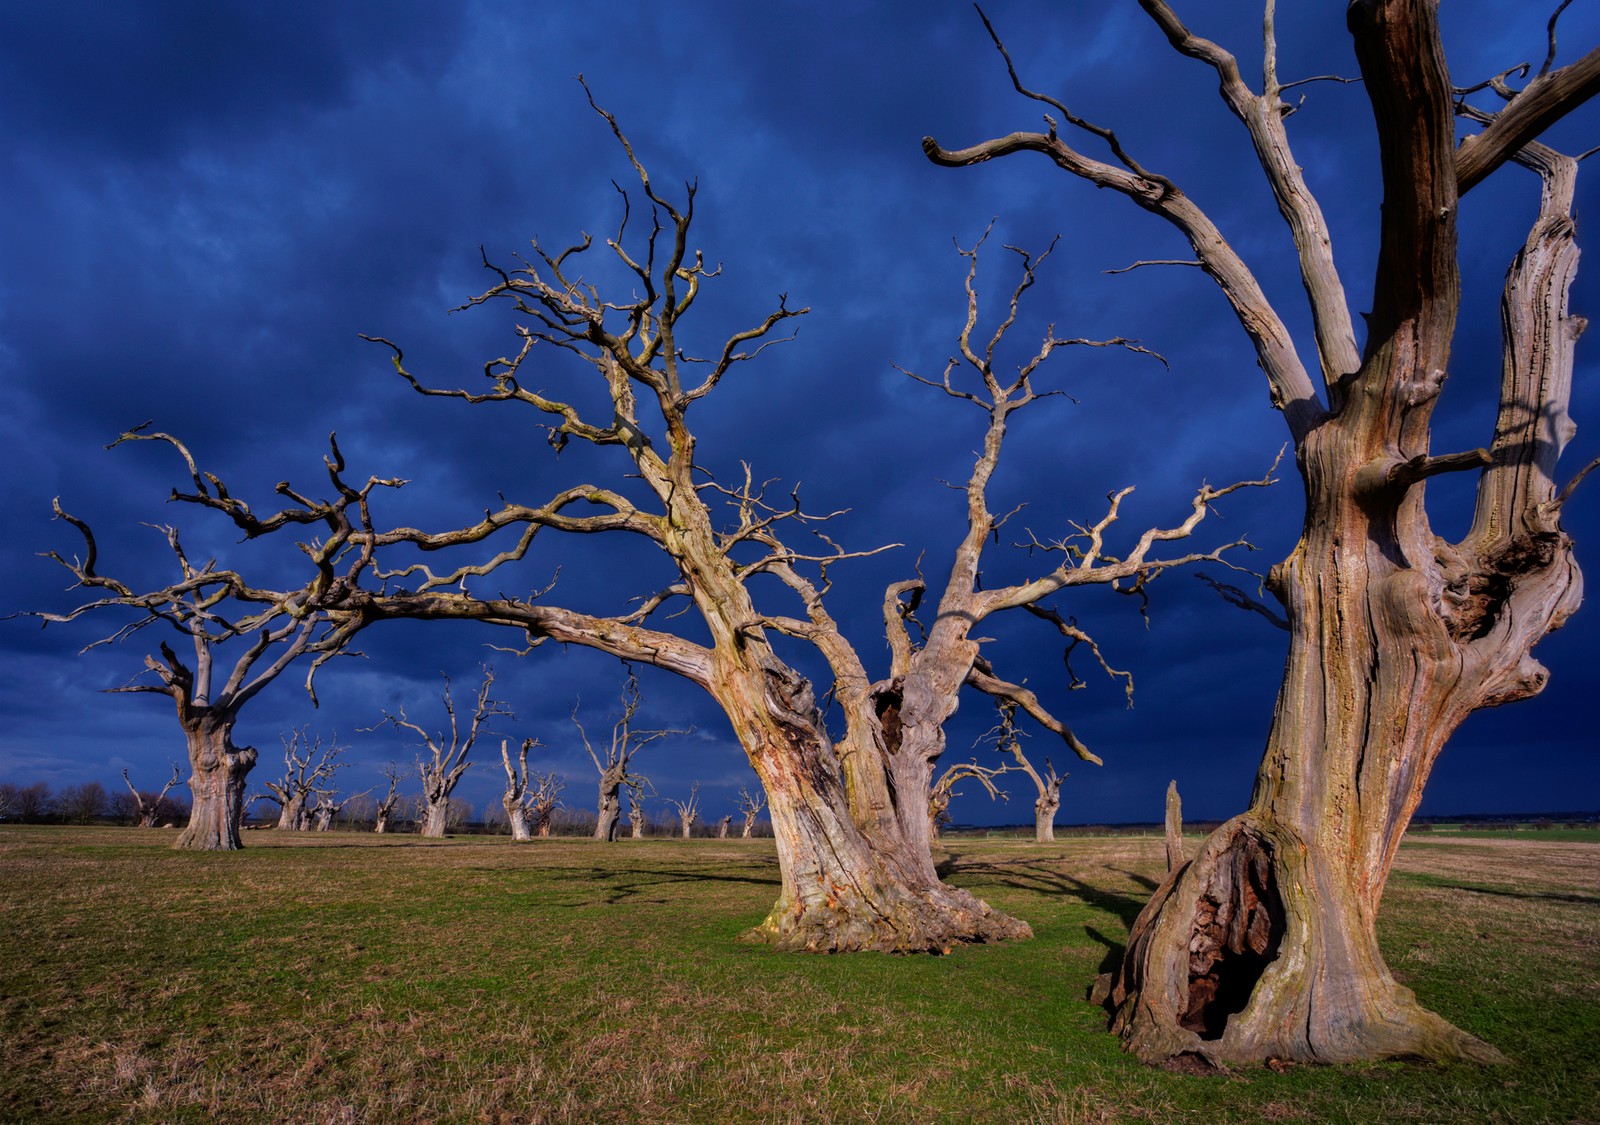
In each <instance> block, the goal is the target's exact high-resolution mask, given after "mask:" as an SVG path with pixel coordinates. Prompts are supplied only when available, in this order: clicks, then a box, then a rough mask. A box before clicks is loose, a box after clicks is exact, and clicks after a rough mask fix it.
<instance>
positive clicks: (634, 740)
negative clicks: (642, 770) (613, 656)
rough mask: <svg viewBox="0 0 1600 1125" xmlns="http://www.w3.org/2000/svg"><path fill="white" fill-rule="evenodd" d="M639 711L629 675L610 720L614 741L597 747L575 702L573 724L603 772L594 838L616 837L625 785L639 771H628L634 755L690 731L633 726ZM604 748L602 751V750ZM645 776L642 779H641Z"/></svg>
mask: <svg viewBox="0 0 1600 1125" xmlns="http://www.w3.org/2000/svg"><path fill="white" fill-rule="evenodd" d="M638 712H639V680H638V678H637V677H636V676H633V675H629V677H628V682H627V684H626V686H624V687H623V689H622V715H621V716H620V717H619V718H618V719H617V721H616V722H615V723H613V724H611V741H610V743H609V744H608V745H606V746H604V747H603V748H602V750H596V749H595V748H594V746H593V745H592V744H591V743H590V741H589V733H588V732H587V731H586V730H584V729H583V723H582V722H580V721H579V719H578V705H577V704H576V703H574V704H573V706H572V725H573V726H575V727H577V728H578V737H580V738H582V739H583V748H584V750H586V751H587V752H588V754H589V760H590V761H591V762H593V763H594V768H595V769H596V770H598V771H599V772H600V794H599V796H600V800H599V804H598V805H597V806H596V808H597V815H596V817H595V826H594V838H595V839H596V840H605V841H606V842H607V843H609V842H611V841H613V840H615V839H616V838H617V826H618V824H619V822H620V821H621V819H622V787H623V786H624V785H627V784H628V783H629V781H630V780H631V779H636V778H638V775H636V774H631V773H629V772H628V766H629V764H630V763H631V762H632V761H633V756H634V755H635V754H637V753H638V752H639V751H640V750H643V749H644V748H645V747H646V746H648V745H649V744H650V743H652V742H654V741H655V740H656V739H658V738H665V737H666V736H667V735H671V734H688V733H689V732H688V731H687V730H644V731H636V730H634V729H633V717H634V716H635V715H636V714H638ZM602 751H603V753H602ZM641 780H642V779H641Z"/></svg>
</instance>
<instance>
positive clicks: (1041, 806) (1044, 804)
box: [1033, 793, 1061, 844]
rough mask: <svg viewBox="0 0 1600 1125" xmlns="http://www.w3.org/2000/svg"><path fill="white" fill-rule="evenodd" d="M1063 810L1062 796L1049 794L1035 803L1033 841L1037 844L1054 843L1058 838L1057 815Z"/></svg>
mask: <svg viewBox="0 0 1600 1125" xmlns="http://www.w3.org/2000/svg"><path fill="white" fill-rule="evenodd" d="M1060 809H1061V796H1060V794H1058V793H1047V794H1045V795H1044V796H1042V797H1040V798H1039V799H1038V800H1037V801H1035V802H1034V803H1033V839H1034V842H1035V843H1039V844H1049V843H1054V841H1055V838H1056V813H1057V812H1058V811H1060Z"/></svg>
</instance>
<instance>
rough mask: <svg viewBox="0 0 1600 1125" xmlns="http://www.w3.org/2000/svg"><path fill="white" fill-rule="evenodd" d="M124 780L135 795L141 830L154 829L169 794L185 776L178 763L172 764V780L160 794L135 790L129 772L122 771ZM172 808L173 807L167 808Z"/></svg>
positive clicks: (134, 803)
mask: <svg viewBox="0 0 1600 1125" xmlns="http://www.w3.org/2000/svg"><path fill="white" fill-rule="evenodd" d="M122 780H123V781H124V782H125V783H126V784H127V786H128V791H129V792H130V793H132V794H133V805H134V811H135V813H136V815H137V816H138V818H139V827H140V828H154V827H155V826H156V820H157V818H159V817H160V816H161V812H162V805H163V803H164V802H165V801H166V799H167V794H168V793H169V792H171V791H172V787H173V786H175V785H179V784H181V783H182V781H183V774H182V772H181V771H180V770H179V769H178V763H177V762H173V763H172V779H171V780H170V781H168V782H167V783H166V784H165V785H163V786H162V787H161V792H159V793H141V792H139V790H138V789H135V788H134V785H133V781H132V780H131V779H130V778H129V777H128V771H127V770H123V771H122ZM167 807H168V808H170V807H171V806H167Z"/></svg>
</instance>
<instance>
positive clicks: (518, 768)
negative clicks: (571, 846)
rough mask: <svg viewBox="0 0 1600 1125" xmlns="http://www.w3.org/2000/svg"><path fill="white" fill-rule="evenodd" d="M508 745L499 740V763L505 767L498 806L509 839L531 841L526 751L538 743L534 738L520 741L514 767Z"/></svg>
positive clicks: (530, 795) (530, 794) (530, 799)
mask: <svg viewBox="0 0 1600 1125" xmlns="http://www.w3.org/2000/svg"><path fill="white" fill-rule="evenodd" d="M508 745H509V744H508V743H507V741H506V740H505V739H503V738H502V739H501V740H500V761H501V762H503V763H504V764H505V767H506V791H505V793H504V794H502V795H501V797H500V804H501V805H502V806H503V807H504V808H505V811H506V823H507V824H509V825H510V826H511V838H512V839H513V840H531V839H532V838H533V833H532V832H530V831H529V830H528V812H529V804H530V802H531V801H532V800H533V797H534V793H530V792H529V777H528V751H529V750H532V749H533V748H534V747H535V746H537V745H539V741H538V739H534V738H524V739H523V740H522V750H521V751H520V752H519V753H518V756H517V764H516V765H515V766H513V765H512V764H511V751H510V750H509V749H508V748H507V747H508ZM547 819H548V818H547Z"/></svg>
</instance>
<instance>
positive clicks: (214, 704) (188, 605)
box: [33, 423, 402, 850]
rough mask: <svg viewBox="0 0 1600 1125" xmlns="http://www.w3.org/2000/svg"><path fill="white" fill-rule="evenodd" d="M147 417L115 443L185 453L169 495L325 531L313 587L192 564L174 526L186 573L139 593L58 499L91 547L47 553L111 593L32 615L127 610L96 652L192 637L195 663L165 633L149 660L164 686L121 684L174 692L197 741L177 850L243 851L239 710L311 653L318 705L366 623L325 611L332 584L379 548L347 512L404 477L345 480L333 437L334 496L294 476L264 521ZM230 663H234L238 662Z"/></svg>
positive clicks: (245, 516) (192, 741)
mask: <svg viewBox="0 0 1600 1125" xmlns="http://www.w3.org/2000/svg"><path fill="white" fill-rule="evenodd" d="M147 428H148V423H146V425H144V426H139V427H136V428H134V429H132V430H129V431H127V432H126V433H124V434H122V436H120V437H119V438H118V439H117V440H116V441H115V442H113V443H112V446H113V447H115V446H117V445H121V444H123V443H125V442H141V441H154V442H158V443H165V444H167V445H170V446H171V447H172V448H173V449H175V450H177V452H178V454H179V456H180V457H182V458H183V461H184V464H185V465H186V466H187V468H188V471H189V478H190V480H191V481H192V482H193V486H194V491H193V492H183V491H181V490H178V489H174V490H173V493H172V497H171V500H172V501H174V502H177V503H181V504H186V505H193V506H196V507H199V508H202V509H210V510H212V511H217V512H221V513H223V514H224V515H226V516H227V517H228V518H229V519H231V520H232V521H233V522H234V524H236V525H237V526H238V527H239V528H241V529H242V530H243V531H244V532H245V534H246V535H247V536H249V537H252V538H254V537H258V536H264V535H270V534H272V533H274V532H278V531H282V530H283V529H285V528H294V527H300V526H306V525H311V526H321V527H322V528H324V529H325V536H326V537H325V538H323V539H321V540H316V541H313V542H310V543H306V544H301V545H300V549H301V551H302V552H303V553H304V555H305V556H306V559H307V562H308V563H309V569H310V575H309V577H308V578H307V580H306V581H305V583H304V584H303V585H301V586H298V587H293V588H283V589H275V588H266V587H261V586H257V585H254V584H253V583H252V582H251V581H250V580H249V579H247V578H246V577H245V576H244V575H243V574H241V573H239V572H238V571H235V570H230V569H227V568H226V567H224V566H223V565H221V564H220V563H219V562H218V560H216V559H208V560H206V561H205V562H202V563H199V564H196V563H194V562H191V560H190V559H189V556H188V554H187V552H186V551H185V550H184V548H183V544H182V542H181V541H180V538H179V534H178V529H177V528H176V527H174V526H165V527H161V528H159V529H158V530H159V531H160V532H161V534H162V535H163V536H164V537H165V538H166V541H167V545H168V547H169V548H170V549H171V551H172V554H173V558H174V561H175V562H176V564H177V570H178V578H177V580H175V581H173V582H171V583H169V584H167V585H165V586H159V587H155V588H153V589H138V588H136V587H135V586H133V585H131V584H129V583H127V582H124V581H122V580H121V579H118V578H115V577H111V576H108V575H105V574H102V573H101V572H100V570H99V556H100V548H99V544H98V543H97V542H96V540H95V536H94V533H93V531H92V530H91V529H90V527H89V525H88V524H87V523H86V522H84V521H83V520H80V519H77V518H76V517H74V516H72V515H70V514H69V513H68V512H67V511H66V510H64V509H63V508H62V507H61V504H60V502H59V500H57V501H56V502H55V505H54V507H55V512H56V516H57V518H58V519H61V520H63V521H64V522H66V523H69V524H71V525H72V526H73V527H74V528H76V529H77V531H78V533H79V534H80V535H81V536H82V538H83V547H84V553H83V555H82V556H81V557H74V558H72V559H71V560H68V559H66V558H64V557H62V556H61V555H60V554H58V553H57V552H55V551H50V552H48V553H47V554H48V557H50V558H52V559H54V560H55V561H56V562H58V563H60V564H61V565H62V566H63V567H65V568H66V569H67V571H69V572H70V573H71V574H72V576H73V578H74V580H75V582H76V585H77V586H79V587H82V588H84V589H87V590H91V591H96V592H99V593H100V594H101V596H97V597H95V598H93V599H92V600H90V601H87V602H84V603H82V604H80V605H78V606H77V607H76V608H73V609H71V610H68V611H66V612H64V613H47V612H39V613H34V614H33V616H36V617H39V618H41V619H43V620H44V622H45V623H46V624H47V625H48V624H49V623H51V622H69V621H75V620H77V619H78V618H80V617H84V616H86V615H89V614H95V615H97V616H99V615H104V614H107V613H111V612H115V611H123V613H124V616H125V617H127V619H128V620H127V623H126V624H124V625H122V626H120V627H119V628H118V629H116V631H114V632H112V633H111V634H109V635H108V636H106V637H103V638H102V639H100V640H98V641H95V642H94V643H93V644H91V645H90V646H88V647H89V648H94V647H98V646H99V645H104V644H112V643H116V642H120V641H124V640H127V639H128V638H130V637H132V636H133V635H134V634H136V633H138V632H139V631H140V630H142V629H145V628H147V627H149V626H156V627H158V628H166V629H170V630H172V631H173V632H175V633H177V634H178V635H179V636H180V637H182V638H183V639H184V643H185V644H186V646H187V647H188V648H189V650H190V652H191V654H192V655H191V656H190V657H189V658H188V659H187V660H186V659H185V658H183V657H180V656H179V655H178V653H177V651H176V650H174V648H173V647H172V646H170V645H168V644H167V642H166V641H165V640H162V641H159V642H158V646H157V651H158V652H159V656H156V655H148V656H146V657H145V661H144V663H145V668H146V670H147V671H148V672H149V673H151V674H152V675H153V676H154V677H155V680H156V682H154V683H130V684H128V685H126V686H124V687H120V688H113V689H112V690H113V691H122V692H153V693H156V694H159V695H165V696H167V697H168V698H169V699H171V700H172V701H173V703H174V705H175V706H176V708H177V714H178V723H179V726H180V727H181V728H182V730H183V735H184V740H185V742H186V743H187V746H188V752H189V765H190V768H191V770H192V773H191V775H190V778H189V788H190V791H191V793H192V794H193V810H192V812H191V813H190V817H189V824H188V826H187V827H186V828H185V829H184V831H183V832H182V833H181V834H180V835H179V837H178V840H177V842H176V843H175V844H174V845H173V846H174V847H176V848H181V849H196V850H231V849H235V848H239V847H241V846H242V842H241V840H240V836H239V822H240V818H241V816H242V814H243V810H244V790H245V784H246V782H245V779H246V777H247V776H248V774H249V772H250V769H251V768H252V767H253V766H254V765H255V762H256V750H255V748H254V747H249V746H244V747H241V746H236V745H234V743H233V737H232V736H233V729H234V725H235V724H236V723H237V721H238V718H239V712H240V710H241V709H242V708H243V707H244V705H245V704H246V703H248V702H249V701H250V700H251V699H253V698H254V697H255V696H256V695H257V694H258V693H259V692H260V691H261V690H262V689H263V688H265V687H266V686H267V685H268V684H269V683H271V682H272V681H273V680H275V679H277V678H278V676H280V675H281V674H283V673H284V672H285V671H287V670H288V668H289V667H290V666H291V665H292V664H294V663H295V662H296V661H299V660H301V658H308V662H309V665H308V671H307V673H306V680H305V686H306V691H307V693H308V694H310V695H311V698H312V700H313V702H315V699H316V695H315V693H314V691H313V688H312V684H313V677H314V676H315V675H316V671H317V669H318V668H320V667H321V666H322V665H323V664H324V663H326V662H327V661H328V660H330V659H332V658H333V657H335V656H337V655H339V654H341V653H343V652H345V651H346V650H347V648H348V646H349V644H350V643H351V641H352V640H353V639H354V637H355V634H356V632H357V631H358V630H359V629H360V628H361V625H362V621H361V618H360V617H359V615H352V614H350V613H341V612H337V611H332V610H329V609H328V608H326V598H327V595H328V594H329V593H330V591H337V590H338V589H341V588H343V587H345V586H347V585H355V584H358V583H359V581H360V579H361V576H362V574H363V573H364V572H365V571H366V569H367V568H368V567H369V566H370V565H371V561H372V556H371V552H370V548H365V547H357V546H356V545H355V544H354V542H353V540H352V534H353V533H354V532H355V531H357V530H359V528H360V520H359V518H352V516H351V515H350V512H349V509H350V508H351V507H352V506H354V507H356V508H357V510H358V512H359V511H361V510H364V509H365V506H366V504H367V501H368V498H369V496H370V494H371V492H372V490H373V489H374V488H377V487H380V486H383V487H398V485H399V484H400V483H402V482H400V481H395V480H379V479H377V478H371V479H369V480H368V481H367V482H366V483H365V484H364V485H362V486H361V487H359V488H354V487H351V486H350V485H348V484H347V483H345V481H344V480H343V478H342V475H341V474H342V472H343V470H344V467H345V465H344V459H343V456H342V455H341V454H340V452H339V446H338V442H337V441H336V440H334V439H333V438H332V437H330V439H329V445H330V453H329V455H328V456H327V458H325V465H326V468H327V471H328V476H329V479H330V480H331V482H332V483H333V484H334V486H335V488H336V489H337V491H338V499H336V500H333V501H319V500H312V499H309V498H308V497H306V496H304V495H302V494H301V493H299V492H297V491H296V490H295V489H293V488H292V487H291V486H290V485H289V484H287V483H284V484H280V485H279V486H278V489H277V491H278V493H279V494H280V495H282V496H284V497H287V498H288V499H289V500H290V501H291V502H292V504H293V506H292V507H290V508H286V509H284V510H282V511H280V512H278V513H276V514H273V515H269V516H266V517H260V516H258V515H256V513H255V512H254V511H253V510H252V508H251V507H250V505H249V504H248V503H247V502H246V501H244V500H242V499H240V498H238V497H236V496H234V495H232V494H231V493H230V492H229V491H228V489H227V487H226V486H225V485H224V484H223V482H222V481H221V480H220V479H218V477H217V476H216V475H215V474H213V473H209V472H202V470H201V469H200V468H199V467H198V465H197V464H196V462H195V459H194V456H193V455H192V454H191V453H190V452H189V450H188V448H187V447H186V446H185V445H184V444H183V443H182V442H180V441H179V440H178V439H177V438H175V437H173V436H171V435H170V434H165V433H159V432H153V433H152V432H146V431H147ZM230 660H231V664H230V663H229V661H230Z"/></svg>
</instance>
